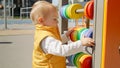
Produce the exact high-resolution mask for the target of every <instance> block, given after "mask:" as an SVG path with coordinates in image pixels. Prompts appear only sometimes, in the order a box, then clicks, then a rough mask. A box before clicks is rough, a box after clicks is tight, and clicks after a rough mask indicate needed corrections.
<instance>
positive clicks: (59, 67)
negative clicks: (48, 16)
mask: <svg viewBox="0 0 120 68" xmlns="http://www.w3.org/2000/svg"><path fill="white" fill-rule="evenodd" d="M47 36H51V37H54V38H56V39H58V40H61V37H60V34H59V31H58V29H57V28H54V27H47V26H42V25H36V30H35V37H34V49H33V61H32V66H33V67H32V68H66V59H65V57H61V56H56V55H52V54H46V53H44V51H43V50H42V48H41V41H42V40H43V39H44V38H45V37H47Z"/></svg>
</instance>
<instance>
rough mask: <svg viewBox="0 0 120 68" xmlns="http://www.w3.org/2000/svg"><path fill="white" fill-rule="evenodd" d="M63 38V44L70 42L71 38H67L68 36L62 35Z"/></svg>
mask: <svg viewBox="0 0 120 68" xmlns="http://www.w3.org/2000/svg"><path fill="white" fill-rule="evenodd" d="M61 38H62V43H63V44H64V43H67V42H68V41H69V38H68V37H67V36H66V34H62V35H61Z"/></svg>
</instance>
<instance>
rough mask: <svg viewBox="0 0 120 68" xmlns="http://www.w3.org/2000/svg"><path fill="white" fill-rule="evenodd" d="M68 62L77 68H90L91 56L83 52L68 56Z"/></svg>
mask: <svg viewBox="0 0 120 68" xmlns="http://www.w3.org/2000/svg"><path fill="white" fill-rule="evenodd" d="M68 61H69V63H70V64H71V65H75V66H76V67H77V68H92V66H91V65H92V56H91V55H89V54H86V53H83V52H80V53H77V54H75V55H71V56H69V57H68Z"/></svg>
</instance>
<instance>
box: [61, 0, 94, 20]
mask: <svg viewBox="0 0 120 68" xmlns="http://www.w3.org/2000/svg"><path fill="white" fill-rule="evenodd" d="M93 13H94V1H89V2H87V3H86V5H85V7H84V9H83V6H82V5H81V4H79V3H76V4H68V5H65V6H63V7H62V8H61V10H60V15H61V16H62V17H63V18H67V19H80V18H81V17H82V16H83V15H85V16H86V17H87V18H88V19H91V20H92V19H93Z"/></svg>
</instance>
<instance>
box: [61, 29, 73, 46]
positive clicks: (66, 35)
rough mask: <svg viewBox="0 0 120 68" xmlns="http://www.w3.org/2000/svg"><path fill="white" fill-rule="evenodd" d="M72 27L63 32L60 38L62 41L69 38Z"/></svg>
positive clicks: (64, 41)
mask: <svg viewBox="0 0 120 68" xmlns="http://www.w3.org/2000/svg"><path fill="white" fill-rule="evenodd" d="M73 30H74V29H73V28H71V29H69V30H68V31H66V32H65V33H64V34H62V36H61V38H62V43H63V44H64V43H67V42H68V41H69V40H70V39H69V35H70V33H71V32H72V31H73Z"/></svg>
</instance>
